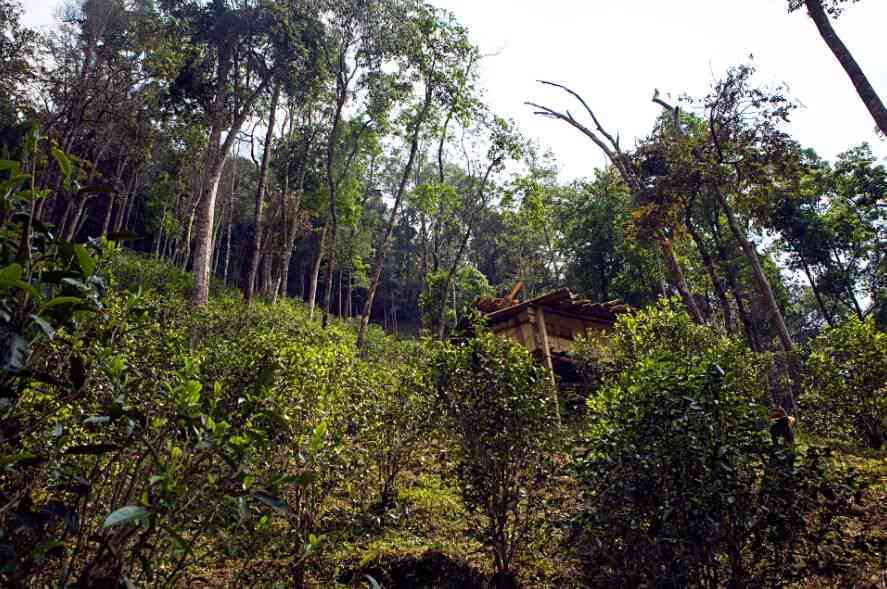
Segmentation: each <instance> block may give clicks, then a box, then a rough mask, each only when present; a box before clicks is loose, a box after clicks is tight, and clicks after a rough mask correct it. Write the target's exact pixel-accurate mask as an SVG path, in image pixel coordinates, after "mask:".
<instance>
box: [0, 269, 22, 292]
mask: <svg viewBox="0 0 887 589" xmlns="http://www.w3.org/2000/svg"><path fill="white" fill-rule="evenodd" d="M21 279H22V267H21V265H20V264H10V265H9V266H6V267H5V268H3V269H2V270H0V286H2V287H6V288H8V287H10V286H12V285H13V284H15V283H16V282H17V281H19V280H21Z"/></svg>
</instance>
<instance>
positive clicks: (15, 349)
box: [3, 334, 28, 373]
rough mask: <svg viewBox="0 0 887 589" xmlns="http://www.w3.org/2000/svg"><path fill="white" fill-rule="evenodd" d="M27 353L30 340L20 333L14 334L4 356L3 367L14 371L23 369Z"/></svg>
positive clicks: (8, 370)
mask: <svg viewBox="0 0 887 589" xmlns="http://www.w3.org/2000/svg"><path fill="white" fill-rule="evenodd" d="M27 355H28V342H27V341H26V340H25V338H23V337H22V336H20V335H18V334H15V335H13V336H12V337H10V338H9V347H8V349H7V350H6V353H5V355H4V356H5V357H4V358H3V369H4V370H6V371H7V372H12V373H17V372H19V371H21V370H22V369H23V368H24V367H25V358H26V357H27Z"/></svg>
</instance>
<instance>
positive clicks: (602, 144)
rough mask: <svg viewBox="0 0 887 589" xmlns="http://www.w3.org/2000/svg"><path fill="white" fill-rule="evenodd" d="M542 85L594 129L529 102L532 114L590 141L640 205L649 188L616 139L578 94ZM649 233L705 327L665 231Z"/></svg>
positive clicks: (692, 311) (691, 311) (693, 314)
mask: <svg viewBox="0 0 887 589" xmlns="http://www.w3.org/2000/svg"><path fill="white" fill-rule="evenodd" d="M542 84H545V85H548V86H553V87H556V88H560V89H562V90H564V91H565V92H567V93H568V94H570V95H571V96H573V97H574V98H575V99H576V100H578V101H579V103H580V104H581V105H582V107H583V109H584V110H585V112H586V113H588V116H589V117H590V118H591V121H592V123H593V124H594V129H591V128H590V127H588V126H587V125H585V124H583V123H581V122H579V121H578V120H577V119H576V118H574V117H573V115H572V114H571V113H570V111H565V112H558V111H556V110H554V109H551V108H548V107H546V106H542V105H539V104H535V103H532V102H528V103H527V104H528V105H529V106H532V107H533V108H535V109H536V114H538V115H541V116H544V117H549V118H554V119H558V120H561V121H564V122H566V123H567V124H569V125H571V126H572V127H574V128H576V129H577V130H579V131H580V132H581V133H582V134H583V135H585V136H586V137H588V138H589V139H591V141H592V142H593V143H594V144H595V145H597V146H598V148H600V149H601V151H603V152H604V154H605V155H606V156H607V159H608V160H610V162H611V163H612V164H613V167H614V168H616V169H617V170H618V171H619V173H620V174H621V175H622V178H623V180H624V181H625V184H626V185H627V186H628V187H629V189H630V190H631V193H632V196H633V197H634V199H635V201H636V202H639V203H640V202H643V201H644V200H646V199H647V195H648V193H649V190H648V188H649V187H648V186H646V185H645V182H644V174H643V173H642V170H640V169H639V168H638V164H637V162H634V161H632V159H631V158H630V157H629V156H628V155H627V154H626V153H625V152H623V151H622V148H621V146H620V145H619V139H618V137H617V138H614V137H613V135H612V134H610V133H608V132H607V131H606V130H605V129H604V127H603V126H602V125H601V123H600V121H599V120H598V118H597V116H595V114H594V111H592V110H591V108H590V107H589V105H588V103H587V102H586V101H585V100H584V99H583V98H582V97H581V96H580V95H579V94H577V93H576V92H574V91H573V90H570V89H569V88H567V87H566V86H563V85H561V84H555V83H552V82H542ZM652 233H653V236H654V240H655V242H656V243H657V245H658V246H659V250H660V253H661V255H662V259H663V261H664V262H665V265H666V266H667V267H668V270H669V273H670V275H671V278H672V281H673V282H674V286H675V288H676V289H677V291H678V293H679V294H680V295H681V299H682V300H683V302H684V306H685V307H686V308H687V312H688V313H689V314H690V317H692V318H693V320H694V321H696V322H697V323H705V317H704V316H703V314H702V311H701V310H700V309H699V305H697V303H696V299H695V298H694V296H693V293H692V292H691V291H690V287H689V285H688V284H687V279H686V276H685V275H684V270H683V268H682V267H681V264H680V262H679V261H678V258H677V256H676V254H675V251H674V245H673V244H672V240H671V239H670V238H669V236H668V234H667V231H666V228H665V227H655V228H653V231H652Z"/></svg>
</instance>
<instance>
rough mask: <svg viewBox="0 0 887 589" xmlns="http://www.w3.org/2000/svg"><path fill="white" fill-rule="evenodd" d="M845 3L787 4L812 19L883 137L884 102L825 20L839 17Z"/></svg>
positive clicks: (792, 0)
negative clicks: (802, 9) (805, 10)
mask: <svg viewBox="0 0 887 589" xmlns="http://www.w3.org/2000/svg"><path fill="white" fill-rule="evenodd" d="M847 1H848V0H789V11H790V12H791V11H795V10H798V9H799V8H801V7H802V6H804V7H806V8H807V14H808V15H810V18H811V19H813V22H814V23H815V24H816V28H817V29H818V30H819V35H820V36H821V37H822V40H823V41H825V44H826V45H828V48H829V49H831V52H832V53H833V54H834V56H835V58H837V60H838V63H840V64H841V67H842V68H844V71H845V72H846V73H847V76H848V77H849V78H850V81H851V82H853V86H854V87H855V88H856V93H857V94H859V98H860V99H861V100H862V103H863V104H865V107H866V108H867V109H868V111H869V113H871V115H872V118H873V119H874V120H875V124H876V125H878V129H880V130H881V133H883V134H884V135H887V107H885V106H884V101H882V100H881V98H880V97H879V96H878V94H877V93H876V92H875V89H874V88H873V87H872V84H871V82H869V80H868V78H867V77H866V75H865V73H864V72H863V71H862V68H861V67H860V66H859V64H858V63H857V62H856V59H855V58H854V57H853V54H852V53H850V50H849V49H848V48H847V46H846V45H844V42H843V41H841V38H840V37H839V36H838V33H837V32H836V31H835V28H834V27H833V26H832V23H831V20H830V19H829V15H831V16H832V17H834V18H837V17H838V16H839V15H840V14H841V11H842V8H843V6H842V5H843V4H845V3H846V2H847ZM854 1H856V0H854Z"/></svg>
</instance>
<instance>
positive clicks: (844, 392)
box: [800, 317, 887, 449]
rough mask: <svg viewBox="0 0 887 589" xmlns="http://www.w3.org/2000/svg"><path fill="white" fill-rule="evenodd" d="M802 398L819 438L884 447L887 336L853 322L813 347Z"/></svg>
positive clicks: (822, 337) (822, 336)
mask: <svg viewBox="0 0 887 589" xmlns="http://www.w3.org/2000/svg"><path fill="white" fill-rule="evenodd" d="M806 368H807V371H808V372H807V382H806V383H805V388H804V393H803V395H802V397H801V399H800V401H801V404H802V407H803V412H804V413H803V414H804V419H805V423H806V424H807V427H808V428H809V429H810V430H811V431H812V432H815V433H817V434H819V435H825V436H829V437H834V438H838V439H844V440H849V441H852V442H862V443H863V444H866V445H868V446H869V447H871V448H876V449H877V448H881V447H882V446H883V445H884V442H885V439H887V438H885V437H887V333H884V332H883V331H879V330H878V329H877V328H876V327H875V321H874V318H873V317H869V318H868V319H866V320H865V321H860V320H859V319H857V318H856V317H852V318H850V319H849V320H847V321H846V322H844V323H842V324H841V325H838V326H836V327H833V328H830V329H827V330H825V331H824V332H823V333H822V334H820V335H819V336H818V337H817V338H816V339H815V340H813V341H812V342H811V343H810V355H809V356H808V357H807V361H806Z"/></svg>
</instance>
